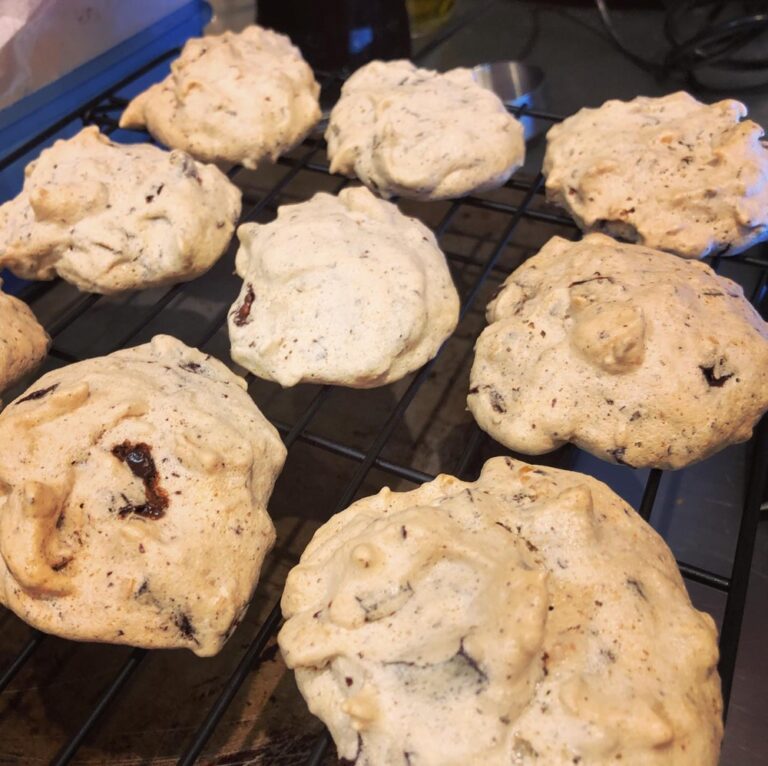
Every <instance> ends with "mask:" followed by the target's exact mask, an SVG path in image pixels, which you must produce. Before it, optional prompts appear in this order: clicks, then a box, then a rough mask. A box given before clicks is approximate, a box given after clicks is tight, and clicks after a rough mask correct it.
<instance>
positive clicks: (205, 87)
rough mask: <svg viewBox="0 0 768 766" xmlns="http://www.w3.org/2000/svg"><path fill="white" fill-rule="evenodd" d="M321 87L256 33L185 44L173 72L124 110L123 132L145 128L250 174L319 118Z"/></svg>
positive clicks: (276, 37)
mask: <svg viewBox="0 0 768 766" xmlns="http://www.w3.org/2000/svg"><path fill="white" fill-rule="evenodd" d="M319 93H320V86H319V85H318V84H317V82H316V81H315V78H314V75H313V74H312V70H311V69H310V68H309V65H308V64H307V62H306V61H304V59H303V58H302V57H301V53H300V52H299V50H298V48H296V47H294V46H293V45H292V44H291V41H290V40H289V39H288V38H287V37H285V36H284V35H281V34H278V33H277V32H273V31H271V30H269V29H262V28H261V27H258V26H255V25H253V26H250V27H246V28H245V29H244V30H243V31H242V32H239V33H235V32H224V34H222V35H213V36H210V37H199V38H193V39H191V40H188V41H187V43H186V44H185V45H184V48H183V49H182V51H181V55H180V56H179V58H178V59H176V61H174V62H173V64H171V73H170V74H169V75H168V77H166V78H165V80H163V81H162V82H160V83H157V84H156V85H152V86H151V87H150V88H149V89H148V90H146V91H144V92H143V93H141V94H139V95H138V96H137V97H136V98H134V99H133V101H131V102H130V104H128V106H127V108H126V110H125V111H124V112H123V115H122V117H121V118H120V126H121V127H123V128H143V127H146V129H147V130H148V131H149V132H150V133H151V134H152V135H153V136H154V137H155V138H156V139H157V140H158V141H161V142H162V143H164V144H165V145H166V146H171V147H174V148H176V149H183V150H184V151H186V152H189V153H190V154H191V155H192V156H193V157H196V158H197V159H200V160H205V161H206V162H230V163H235V164H239V165H243V166H245V167H246V168H255V167H257V166H258V165H259V164H260V163H262V162H263V161H264V160H271V161H274V160H276V159H277V158H278V157H279V156H280V155H281V154H283V153H284V152H287V151H288V150H289V149H291V148H292V147H293V146H295V145H296V144H298V143H300V142H301V141H302V140H303V139H304V137H305V136H306V135H307V133H309V131H310V130H312V128H313V127H314V125H315V124H316V123H317V121H318V120H319V119H320V105H319V103H318V95H319Z"/></svg>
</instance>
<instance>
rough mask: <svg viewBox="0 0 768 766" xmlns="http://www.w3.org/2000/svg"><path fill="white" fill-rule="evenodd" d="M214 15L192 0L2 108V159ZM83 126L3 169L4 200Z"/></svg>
mask: <svg viewBox="0 0 768 766" xmlns="http://www.w3.org/2000/svg"><path fill="white" fill-rule="evenodd" d="M211 15H212V13H211V7H210V5H208V3H207V2H204V0H191V1H190V2H189V3H187V4H186V5H184V6H182V7H181V8H178V9H177V10H175V11H173V12H172V13H170V14H169V15H168V16H166V17H165V18H163V19H161V20H160V21H158V22H156V23H155V24H153V25H152V26H150V27H148V28H147V29H145V30H143V31H141V32H139V33H138V34H136V35H134V36H133V37H130V38H128V39H127V40H124V41H123V42H122V43H120V44H119V45H116V46H115V47H114V48H112V49H110V50H108V51H106V52H105V53H102V54H101V55H99V56H97V57H96V58H94V59H92V60H91V61H89V62H87V63H86V64H83V65H82V66H79V67H78V68H77V69H75V70H73V71H72V72H70V73H69V74H66V75H64V76H63V77H61V78H59V79H58V80H56V81H55V82H52V83H50V84H49V85H46V86H45V87H43V88H41V89H40V90H38V91H36V92H35V93H31V94H30V95H29V96H26V97H25V98H23V99H22V100H21V101H19V102H17V103H15V104H12V105H11V106H9V107H8V108H7V109H3V110H2V111H0V147H1V149H0V152H2V153H1V154H0V162H1V161H2V160H3V158H5V157H8V156H9V155H10V154H11V153H12V152H13V151H15V150H16V149H18V148H19V147H20V146H23V144H24V143H25V142H27V141H29V140H30V139H31V138H34V137H35V136H36V135H39V134H40V133H42V132H43V131H45V130H46V129H48V128H49V127H50V126H52V125H54V124H55V123H56V122H57V121H60V120H62V119H63V118H65V117H66V116H67V115H68V114H71V113H72V112H74V111H76V110H78V109H79V108H81V107H83V106H85V105H86V104H87V103H88V102H89V101H92V100H93V99H95V98H97V97H98V96H99V95H100V94H102V93H104V92H105V91H107V90H109V89H110V88H112V87H114V86H115V85H117V84H118V83H119V82H120V81H121V80H124V79H126V78H127V77H129V76H130V75H131V74H132V73H133V72H136V71H137V70H139V69H141V68H142V67H144V66H146V65H147V64H149V63H150V62H151V61H152V60H153V59H156V58H158V57H159V56H161V55H162V54H164V53H167V52H168V51H172V50H174V49H176V48H180V47H181V46H182V45H183V44H184V43H185V42H186V41H187V40H188V39H189V38H190V37H199V36H200V35H201V34H202V32H203V28H204V27H205V25H206V24H207V23H208V21H210V18H211ZM168 66H169V63H168V62H164V63H163V64H160V65H158V67H157V68H156V69H152V70H151V71H150V72H149V73H148V74H146V75H144V76H142V77H141V78H140V79H138V80H137V82H136V83H132V84H131V87H130V91H134V92H138V91H139V90H142V89H143V88H144V87H146V86H147V85H149V84H150V83H151V82H156V81H157V80H159V79H160V78H161V77H163V76H164V75H165V73H166V71H167V69H168ZM81 127H82V125H81V124H80V122H79V121H78V120H74V121H72V122H71V123H69V124H68V125H67V126H65V127H63V128H62V129H61V130H60V131H59V132H57V133H56V134H55V135H52V136H50V137H49V138H47V139H46V140H45V141H43V142H41V143H39V144H38V145H36V146H35V148H34V149H32V150H30V152H28V153H27V154H25V155H23V156H22V157H19V158H18V159H17V160H15V161H14V162H13V163H12V164H10V165H9V166H7V167H6V168H4V169H3V170H2V171H0V203H2V202H5V201H6V200H8V199H11V198H12V197H15V196H16V195H17V194H18V193H19V191H20V190H21V187H22V184H23V181H24V168H25V167H26V165H27V164H28V163H29V162H30V161H32V160H33V159H34V158H35V157H36V156H37V155H38V154H39V153H40V151H41V149H43V148H44V147H46V146H49V145H50V144H52V143H53V142H54V141H55V140H57V139H59V138H66V137H69V136H72V135H74V134H75V133H77V132H78V131H79V130H80V128H81ZM1 276H2V278H3V280H4V285H3V289H4V290H5V291H6V292H9V293H11V294H14V293H18V291H19V290H20V289H21V288H22V287H23V286H24V285H26V284H28V282H26V281H24V280H20V279H17V278H16V277H14V276H13V275H12V274H10V273H9V272H7V271H3V272H2V275H1Z"/></svg>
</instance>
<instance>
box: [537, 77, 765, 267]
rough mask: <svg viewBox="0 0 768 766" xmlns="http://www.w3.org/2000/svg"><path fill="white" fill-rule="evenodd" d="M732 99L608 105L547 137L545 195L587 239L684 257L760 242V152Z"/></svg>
mask: <svg viewBox="0 0 768 766" xmlns="http://www.w3.org/2000/svg"><path fill="white" fill-rule="evenodd" d="M746 114H747V108H746V107H745V106H744V104H742V103H740V102H738V101H732V100H728V101H720V102H718V103H716V104H711V105H708V104H702V103H700V102H699V101H697V100H696V99H695V98H693V97H692V96H690V95H689V94H687V93H683V92H679V93H673V94H671V95H669V96H664V97H663V98H644V97H638V98H635V99H633V100H632V101H606V103H605V104H603V105H602V106H601V107H599V108H598V109H582V110H581V111H579V112H577V113H576V114H574V115H573V116H572V117H569V118H568V119H567V120H565V121H564V122H562V123H561V124H559V125H554V126H553V127H552V128H550V130H549V133H548V134H547V150H546V154H545V157H544V167H543V170H544V175H545V176H546V177H547V183H546V189H547V198H548V199H549V200H550V201H552V202H554V203H555V204H557V205H560V206H561V207H564V208H565V209H566V210H567V211H568V212H569V213H570V214H571V215H572V216H573V218H574V220H575V221H576V223H578V225H579V226H580V227H581V228H582V229H583V230H584V231H587V232H605V233H606V234H610V235H612V236H614V237H618V238H619V239H623V240H626V241H629V242H637V243H639V244H642V245H646V246H648V247H654V248H658V249H659V250H666V251H668V252H670V253H675V254H676V255H680V256H682V257H684V258H703V257H705V256H707V255H715V254H720V255H734V254H735V253H740V252H741V251H742V250H745V249H746V248H748V247H749V246H750V245H752V244H754V243H755V242H760V241H762V240H765V239H767V238H768V148H766V146H765V145H763V144H762V143H761V141H760V139H761V138H762V136H763V129H762V128H761V127H760V126H759V125H757V124H755V123H754V122H752V121H751V120H745V119H744V117H746Z"/></svg>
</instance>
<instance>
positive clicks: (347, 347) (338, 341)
mask: <svg viewBox="0 0 768 766" xmlns="http://www.w3.org/2000/svg"><path fill="white" fill-rule="evenodd" d="M238 236H239V237H240V242H241V245H240V250H239V251H238V253H237V259H236V264H237V273H238V274H239V275H240V276H241V277H242V278H243V287H242V289H241V290H240V295H239V297H238V299H237V301H236V302H235V303H234V305H233V307H232V310H231V312H230V314H229V337H230V340H231V342H232V358H233V359H234V360H235V361H236V362H238V363H239V364H241V365H242V366H243V367H245V368H246V369H248V370H250V371H251V372H253V373H254V374H256V375H258V376H259V377H261V378H265V379H266V380H275V381H277V382H278V383H280V384H281V385H283V386H293V385H295V384H296V383H301V382H314V383H329V384H334V385H342V386H352V387H355V388H370V387H372V386H381V385H384V384H386V383H390V382H392V381H394V380H398V379H399V378H402V377H403V376H404V375H406V374H408V373H409V372H411V371H412V370H415V369H418V368H419V367H421V366H422V365H423V364H425V363H426V362H427V361H428V360H429V359H431V358H432V357H433V356H435V354H436V353H437V351H438V349H439V348H440V346H441V344H442V343H443V341H444V340H445V339H446V338H447V337H448V336H449V335H450V334H451V333H452V332H453V330H454V328H455V327H456V323H457V322H458V316H459V298H458V295H457V293H456V289H455V288H454V286H453V282H452V281H451V275H450V272H449V271H448V266H447V265H446V262H445V256H444V255H443V253H442V252H441V251H440V248H439V247H438V244H437V241H436V239H435V237H434V235H433V234H432V232H431V231H430V230H429V229H427V227H426V226H424V225H423V224H422V223H421V222H419V221H417V220H416V219H414V218H408V217H406V216H404V215H403V214H402V213H401V212H400V211H399V210H398V209H397V207H396V206H395V205H393V204H392V203H390V202H384V201H383V200H380V199H378V198H377V197H374V196H373V194H371V193H370V192H369V191H368V190H367V189H364V188H350V189H344V190H343V191H342V192H341V193H340V194H339V195H338V197H334V196H332V195H330V194H323V193H320V194H316V195H315V196H314V197H312V199H311V200H309V201H308V202H303V203H301V204H298V205H288V206H283V207H281V208H280V209H279V211H278V215H277V220H276V221H273V222H272V223H269V224H266V225H262V226H260V225H258V224H255V223H246V224H243V225H242V226H241V227H240V228H239V229H238Z"/></svg>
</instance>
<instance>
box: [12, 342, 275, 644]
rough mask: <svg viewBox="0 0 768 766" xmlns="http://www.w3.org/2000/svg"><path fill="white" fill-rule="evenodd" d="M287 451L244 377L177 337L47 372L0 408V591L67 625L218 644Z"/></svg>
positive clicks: (43, 621)
mask: <svg viewBox="0 0 768 766" xmlns="http://www.w3.org/2000/svg"><path fill="white" fill-rule="evenodd" d="M284 460H285V448H284V446H283V444H282V442H281V441H280V438H279V436H278V434H277V432H276V431H275V429H274V428H273V427H272V426H271V425H270V424H269V423H268V422H267V420H266V419H265V418H264V416H263V415H262V414H261V413H260V412H259V410H258V408H257V407H256V405H255V404H254V403H253V401H252V400H251V398H250V396H249V395H248V393H247V391H246V387H245V382H244V381H243V380H242V378H239V377H238V376H236V375H234V374H233V373H232V372H230V371H229V370H228V369H227V368H226V367H225V366H224V365H223V364H222V363H221V362H219V361H217V360H216V359H213V358H211V357H210V356H208V355H206V354H203V353H201V352H200V351H197V350H196V349H193V348H189V347H187V346H185V345H184V344H183V343H181V342H180V341H178V340H176V339H175V338H171V337H168V336H164V335H158V336H157V337H155V338H154V339H153V340H152V342H151V343H148V344H146V345H143V346H137V347H135V348H129V349H126V350H124V351H118V352H117V353H114V354H110V355H109V356H105V357H99V358H95V359H89V360H87V361H85V362H79V363H77V364H72V365H69V366H68V367H64V368H62V369H59V370H55V371H54V372H50V373H48V374H47V375H44V376H43V377H42V378H41V379H40V380H39V381H38V382H37V383H36V384H35V385H34V386H33V387H32V388H31V389H30V390H29V391H28V392H26V393H25V394H23V395H22V396H20V397H19V398H18V399H16V400H15V401H14V402H11V403H10V404H9V405H8V407H6V409H5V410H4V411H3V413H2V414H0V602H2V603H3V604H4V605H5V606H7V607H8V608H9V609H12V610H13V611H14V612H16V614H17V615H19V617H21V618H22V619H23V620H26V621H27V622H28V623H30V624H31V625H34V626H35V627H37V628H39V629H40V630H44V631H46V632H48V633H53V634H55V635H58V636H62V637H64V638H70V639H76V640H82V641H105V642H108V643H116V644H130V645H133V646H143V647H157V648H171V647H186V648H188V649H191V650H192V651H193V652H194V653H195V654H198V655H200V656H209V655H213V654H216V653H217V652H218V651H219V650H220V649H221V647H222V646H223V645H224V643H225V641H226V640H227V639H228V638H229V636H230V635H231V634H232V632H233V630H234V629H235V627H236V626H237V625H238V622H239V620H240V618H241V617H242V615H243V613H244V611H245V609H246V607H247V606H248V602H249V601H250V599H251V595H252V593H253V590H254V588H255V586H256V582H257V580H258V577H259V571H260V569H261V564H262V561H263V560H264V556H265V555H266V554H267V552H268V551H269V549H270V548H271V547H272V544H273V542H274V539H275V531H274V527H273V525H272V521H271V520H270V518H269V516H268V514H267V511H266V505H267V501H268V500H269V496H270V494H271V492H272V487H273V485H274V482H275V479H276V478H277V475H278V473H279V472H280V469H281V468H282V465H283V461H284Z"/></svg>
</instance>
